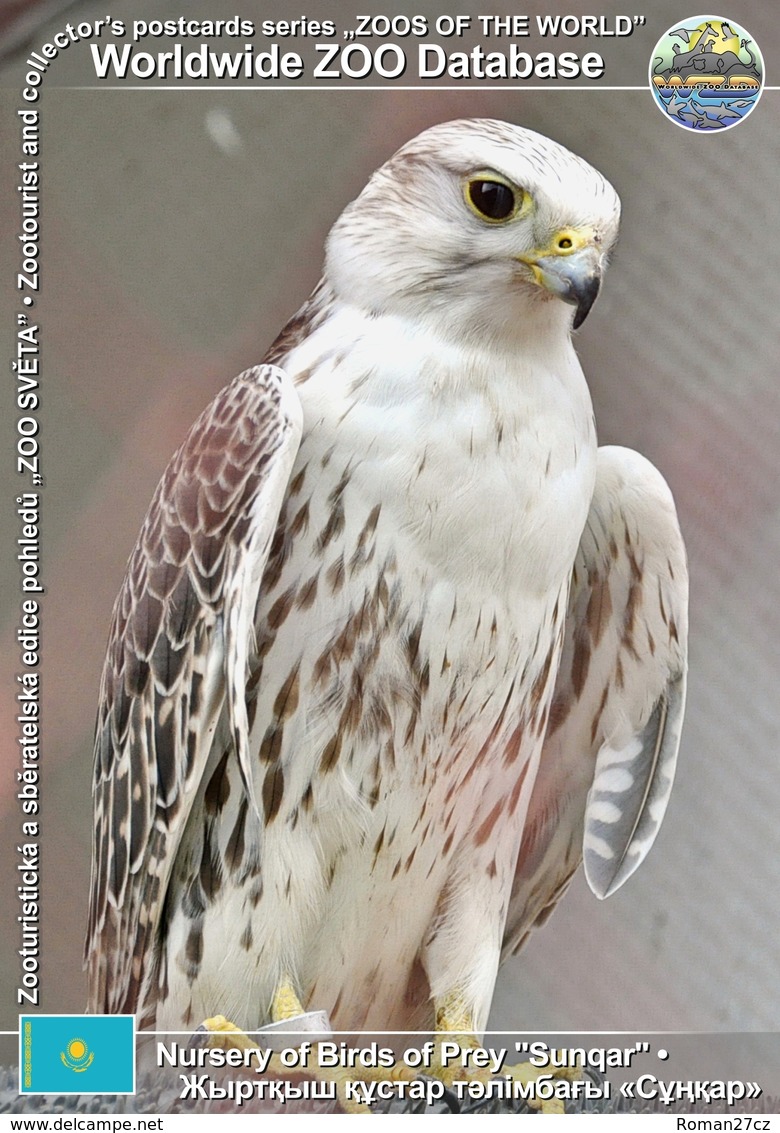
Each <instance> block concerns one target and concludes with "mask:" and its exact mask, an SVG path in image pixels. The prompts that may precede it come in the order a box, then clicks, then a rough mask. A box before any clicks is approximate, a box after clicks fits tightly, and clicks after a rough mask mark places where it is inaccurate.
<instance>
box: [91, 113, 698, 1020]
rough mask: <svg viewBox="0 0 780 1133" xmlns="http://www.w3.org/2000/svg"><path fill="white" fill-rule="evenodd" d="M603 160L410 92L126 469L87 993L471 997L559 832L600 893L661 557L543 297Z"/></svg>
mask: <svg viewBox="0 0 780 1133" xmlns="http://www.w3.org/2000/svg"><path fill="white" fill-rule="evenodd" d="M618 218H619V202H618V198H617V196H616V194H615V192H614V190H613V189H612V187H611V186H610V185H609V183H608V182H607V181H606V180H605V179H604V178H603V177H602V176H601V175H600V174H599V173H597V172H596V171H595V170H594V169H592V168H591V167H590V166H589V165H587V164H586V163H585V162H584V161H582V160H581V159H580V158H578V157H576V156H574V155H573V154H571V153H570V152H568V151H567V150H565V149H564V148H563V147H561V146H560V145H557V144H556V143H554V142H552V141H550V140H548V139H546V138H544V137H541V136H540V135H538V134H535V133H533V132H531V131H529V130H525V129H521V128H520V127H517V126H514V125H510V124H507V123H504V122H496V121H486V120H469V121H458V122H450V123H446V124H443V125H439V126H435V127H433V128H432V129H429V130H427V131H425V132H424V133H423V134H421V135H420V136H419V137H417V138H415V139H413V140H412V141H410V142H409V143H408V144H407V145H405V146H404V147H403V148H402V149H400V150H399V151H398V153H396V154H395V155H394V156H393V157H392V158H391V159H390V160H389V161H388V162H387V164H386V165H384V166H382V168H381V169H379V170H378V171H377V172H376V173H375V174H374V175H373V177H372V178H371V179H370V181H369V182H368V184H367V185H366V187H365V189H364V190H363V192H362V193H361V194H360V195H359V196H358V197H357V199H356V200H355V201H353V202H352V203H351V204H350V205H348V206H347V208H346V209H345V211H344V213H343V214H342V216H341V217H340V218H339V219H338V220H337V221H336V224H335V225H334V227H333V229H332V231H331V233H330V236H329V238H328V243H327V248H326V256H325V267H324V273H323V277H322V281H321V282H320V284H319V285H318V287H317V288H316V289H315V291H314V293H313V295H312V296H311V298H310V299H309V300H308V301H307V302H306V303H305V304H304V305H303V307H302V308H301V310H300V311H299V312H298V314H297V315H295V317H294V318H293V319H292V320H291V321H290V323H289V324H288V325H287V326H286V327H285V328H284V329H283V330H282V332H281V334H280V335H279V337H278V339H277V341H276V342H275V343H274V345H273V346H272V347H271V349H270V352H269V353H268V355H267V357H266V359H265V360H264V363H263V364H262V365H260V366H258V367H256V368H254V369H252V370H248V371H246V372H245V373H243V374H241V375H240V376H239V377H237V378H236V379H235V380H234V381H232V382H231V383H230V384H229V385H227V386H226V387H225V388H224V389H223V390H222V391H221V392H220V393H218V394H217V396H216V397H215V399H214V400H213V402H212V403H211V404H210V405H209V406H208V407H207V408H206V410H205V411H204V412H203V414H202V415H201V417H200V418H199V419H198V420H197V421H196V423H195V424H194V426H193V427H192V429H191V430H190V433H189V435H188V436H187V438H186V440H185V441H184V443H183V444H182V446H181V448H180V449H179V450H178V452H177V453H176V454H175V456H174V457H173V459H172V461H171V464H170V465H169V467H168V469H167V471H166V472H165V474H164V476H163V479H162V481H161V483H160V485H159V487H158V489H157V491H156V493H155V496H154V498H153V500H152V503H151V506H150V508H149V511H148V513H147V516H146V519H145V522H144V525H143V529H142V531H141V534H140V536H139V539H138V542H137V544H136V546H135V549H134V550H133V552H132V555H131V558H130V561H129V564H128V568H127V573H126V577H125V580H124V583H123V586H122V589H121V592H120V594H119V597H118V598H117V602H116V605H115V608H114V614H113V621H112V625H111V631H110V640H109V645H108V651H107V656H106V662H105V667H104V670H103V677H102V682H101V690H100V703H99V711H98V720H97V729H96V739H95V770H94V810H95V837H94V855H93V873H92V893H91V906H90V919H89V931H88V939H87V949H86V957H87V962H88V967H89V978H90V1009H91V1010H95V1011H109V1012H117V1011H138V1012H139V1016H140V1018H141V1019H142V1021H143V1022H144V1023H146V1024H147V1025H155V1026H156V1027H157V1029H159V1030H163V1029H180V1028H181V1027H182V1026H190V1025H195V1024H197V1023H199V1022H200V1021H201V1020H202V1019H203V1018H205V1017H207V1016H211V1015H214V1014H215V1013H217V1012H219V1013H222V1014H224V1015H225V1016H227V1017H228V1018H229V1019H232V1020H233V1021H234V1022H235V1023H236V1024H238V1025H239V1026H241V1027H244V1028H256V1027H258V1026H259V1025H262V1024H264V1023H265V1022H267V1021H268V1019H269V1013H270V1010H271V1003H272V999H273V996H274V992H275V989H276V988H277V987H278V986H279V984H280V981H282V980H285V979H289V980H290V981H291V982H292V984H293V986H294V987H295V989H296V991H297V994H298V995H299V996H300V999H301V1002H302V1003H303V1004H305V1005H307V1006H311V1007H312V1008H321V1009H325V1010H327V1011H329V1012H330V1016H331V1021H332V1023H333V1025H334V1026H335V1027H337V1028H338V1029H341V1030H348V1029H359V1028H380V1029H387V1030H392V1029H398V1030H401V1029H415V1028H425V1027H430V1026H431V1025H432V1022H433V1019H434V1009H435V1005H436V1004H440V1003H443V1002H453V1001H457V1002H459V1003H461V1004H463V1006H464V1010H465V1011H466V1012H467V1017H468V1019H469V1020H470V1021H471V1022H473V1029H474V1030H475V1031H476V1032H477V1033H479V1032H480V1031H481V1030H482V1029H484V1027H485V1025H486V1022H487V1015H488V1011H489V1007H490V1001H491V996H492V993H493V987H494V983H495V979H496V973H497V969H498V965H499V962H500V959H501V955H502V951H504V952H506V951H507V950H511V949H513V948H515V947H517V946H518V945H519V944H520V943H521V942H522V940H523V939H524V938H525V936H526V935H527V934H528V932H529V931H530V930H531V929H532V927H533V926H534V925H535V924H536V923H538V922H540V921H541V920H542V919H544V917H545V916H546V915H547V913H548V912H549V910H550V909H551V908H552V906H553V905H554V903H555V902H556V900H557V899H558V897H559V896H560V894H561V892H562V891H563V889H564V888H565V886H566V884H567V883H568V880H569V878H570V877H571V875H572V873H573V872H574V870H575V869H576V868H577V866H578V864H579V862H580V860H581V859H582V857H583V850H584V856H585V866H586V873H587V877H588V880H589V882H590V884H591V887H592V888H593V889H594V891H595V892H596V893H597V894H598V895H599V896H606V895H607V894H609V893H610V892H611V891H612V890H613V889H615V888H616V887H617V886H618V885H619V884H621V883H622V882H623V881H624V880H625V879H626V878H627V877H628V876H629V875H630V873H631V872H632V871H633V870H634V869H635V868H636V866H637V865H638V864H639V863H640V861H641V860H642V858H643V857H644V855H645V854H646V852H647V850H648V849H649V847H650V845H651V843H652V841H653V839H654V837H655V834H656V832H657V829H658V826H659V824H660V822H661V819H662V816H663V812H664V809H665V806H666V802H667V800H668V797H669V792H670V790H671V784H672V778H673V774H674V765H675V760H676V754H677V746H678V740H679V732H680V723H681V718H682V710H683V702H684V683H685V651H686V607H687V575H686V564H685V553H684V549H683V545H682V540H681V537H680V533H679V528H678V524H677V520H676V516H675V511H674V506H673V503H672V500H671V496H670V494H669V490H668V488H667V487H666V485H665V484H664V482H663V480H662V478H661V477H660V475H659V474H658V473H657V472H656V471H655V469H653V468H652V466H651V465H649V464H648V463H647V461H645V460H644V459H643V458H641V457H639V456H638V455H637V454H635V453H632V452H629V451H628V450H624V449H619V448H602V449H598V448H597V443H596V436H595V429H594V423H593V413H592V408H591V402H590V396H589V393H588V389H587V386H586V383H585V380H584V377H583V374H582V371H581V369H580V366H579V363H578V360H577V357H576V354H575V352H574V349H573V347H572V342H571V330H572V327H573V325H574V326H577V325H579V324H580V323H581V322H582V320H583V319H584V318H585V316H586V315H587V313H588V311H589V310H590V307H591V306H592V304H593V302H594V300H595V298H596V294H597V291H598V288H599V285H600V282H601V278H602V275H603V272H604V268H605V266H606V261H607V258H608V255H609V252H610V249H611V248H612V246H613V244H614V241H615V238H616V235H617V228H618Z"/></svg>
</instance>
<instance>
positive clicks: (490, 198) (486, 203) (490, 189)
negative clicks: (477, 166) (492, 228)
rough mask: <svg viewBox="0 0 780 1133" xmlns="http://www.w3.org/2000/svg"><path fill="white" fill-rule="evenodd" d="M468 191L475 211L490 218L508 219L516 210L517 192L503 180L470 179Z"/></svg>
mask: <svg viewBox="0 0 780 1133" xmlns="http://www.w3.org/2000/svg"><path fill="white" fill-rule="evenodd" d="M466 191H467V193H468V199H469V203H470V204H471V205H472V207H473V208H474V211H475V212H476V213H478V214H479V215H480V216H484V217H486V218H487V219H488V220H506V219H507V217H508V216H511V215H512V213H513V212H514V211H515V205H516V203H517V201H516V198H515V194H514V192H513V191H512V189H510V188H509V186H508V185H504V184H503V183H502V182H501V181H481V180H476V181H469V184H468V188H467V190H466Z"/></svg>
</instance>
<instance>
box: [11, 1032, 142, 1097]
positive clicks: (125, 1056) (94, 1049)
mask: <svg viewBox="0 0 780 1133" xmlns="http://www.w3.org/2000/svg"><path fill="white" fill-rule="evenodd" d="M19 1092H20V1093H21V1094H132V1093H134V1092H135V1016H134V1015H20V1016H19Z"/></svg>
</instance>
